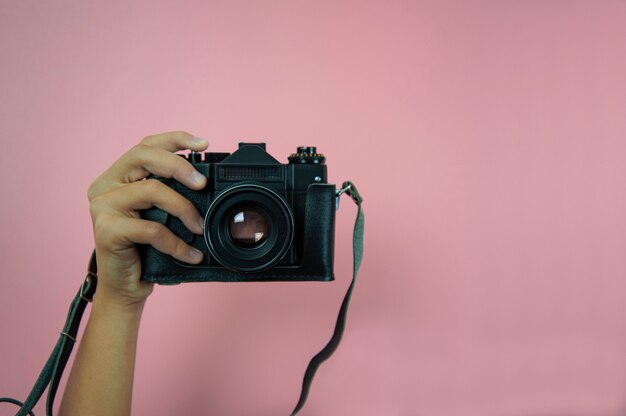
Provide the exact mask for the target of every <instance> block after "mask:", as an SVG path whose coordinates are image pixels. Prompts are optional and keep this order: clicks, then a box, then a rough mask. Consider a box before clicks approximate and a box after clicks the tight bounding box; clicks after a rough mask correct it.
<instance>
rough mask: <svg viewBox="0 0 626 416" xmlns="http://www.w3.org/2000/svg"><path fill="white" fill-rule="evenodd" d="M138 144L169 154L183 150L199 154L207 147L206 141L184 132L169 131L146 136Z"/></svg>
mask: <svg viewBox="0 0 626 416" xmlns="http://www.w3.org/2000/svg"><path fill="white" fill-rule="evenodd" d="M139 143H140V144H144V145H146V146H153V147H159V148H161V149H165V150H167V151H169V152H176V151H178V150H185V149H190V150H195V151H197V152H199V151H201V150H204V149H206V148H207V146H208V145H209V143H208V141H207V140H206V139H202V138H200V137H195V136H193V135H192V134H189V133H187V132H185V131H170V132H167V133H161V134H155V135H152V136H146V137H144V138H143V139H142V140H141V142H139Z"/></svg>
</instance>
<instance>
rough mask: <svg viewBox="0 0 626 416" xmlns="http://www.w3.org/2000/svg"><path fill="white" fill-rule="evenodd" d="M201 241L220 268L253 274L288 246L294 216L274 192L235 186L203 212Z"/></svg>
mask: <svg viewBox="0 0 626 416" xmlns="http://www.w3.org/2000/svg"><path fill="white" fill-rule="evenodd" d="M204 221H205V223H204V238H205V241H206V244H207V247H208V249H209V252H210V254H211V255H212V256H213V257H214V258H215V259H216V260H217V261H218V262H219V263H220V264H221V265H222V266H224V267H226V268H229V269H231V270H234V271H237V272H244V273H254V272H260V271H263V270H265V269H268V268H270V267H272V266H273V265H275V264H276V263H277V262H279V261H280V260H281V259H282V258H283V257H284V256H285V254H286V253H287V251H288V250H289V248H290V247H291V245H292V242H293V237H294V216H293V213H292V211H291V208H290V207H289V204H288V203H287V201H285V199H284V198H283V197H282V196H281V195H280V194H278V193H277V192H276V191H274V190H272V189H270V188H267V187H265V186H263V185H260V184H255V183H238V184H237V185H234V186H232V187H230V188H227V189H226V190H225V191H223V192H222V193H221V194H219V195H217V196H216V197H215V199H214V200H213V201H212V202H211V204H210V206H209V209H208V210H207V213H206V216H205V220H204Z"/></svg>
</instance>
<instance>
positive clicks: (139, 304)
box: [92, 288, 146, 318]
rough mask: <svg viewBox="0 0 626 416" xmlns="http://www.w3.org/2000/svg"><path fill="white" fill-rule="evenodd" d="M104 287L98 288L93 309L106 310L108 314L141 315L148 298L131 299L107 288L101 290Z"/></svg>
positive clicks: (120, 315) (121, 315)
mask: <svg viewBox="0 0 626 416" xmlns="http://www.w3.org/2000/svg"><path fill="white" fill-rule="evenodd" d="M100 289H104V288H98V290H96V295H95V296H94V299H93V305H92V310H93V311H100V310H102V311H106V313H107V314H113V315H116V316H119V317H121V318H123V317H134V316H137V317H140V316H141V313H142V311H143V307H144V306H145V304H146V298H143V299H130V298H128V297H125V296H119V295H118V294H111V293H109V292H108V291H106V290H100Z"/></svg>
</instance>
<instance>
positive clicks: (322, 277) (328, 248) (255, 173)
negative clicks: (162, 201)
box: [138, 143, 336, 284]
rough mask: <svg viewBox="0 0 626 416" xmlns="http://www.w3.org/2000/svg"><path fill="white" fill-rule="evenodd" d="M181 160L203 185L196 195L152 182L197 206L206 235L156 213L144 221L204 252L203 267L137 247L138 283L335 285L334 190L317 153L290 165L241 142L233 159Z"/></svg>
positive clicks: (305, 150) (309, 151)
mask: <svg viewBox="0 0 626 416" xmlns="http://www.w3.org/2000/svg"><path fill="white" fill-rule="evenodd" d="M181 156H183V157H185V156H184V155H181ZM186 157H187V158H188V160H189V161H190V162H191V164H192V165H193V166H194V168H195V169H197V170H198V171H199V172H200V173H202V174H203V175H205V176H206V177H207V178H208V183H207V186H206V187H205V188H204V189H202V190H201V191H194V190H191V189H189V188H187V187H186V186H184V185H183V184H181V183H180V182H177V181H175V180H173V179H170V178H162V177H158V176H151V178H155V179H158V180H160V181H162V182H163V183H165V184H166V185H168V186H170V187H171V188H173V189H174V190H175V191H177V192H178V193H180V194H181V195H183V196H184V197H185V198H187V199H188V200H189V201H191V202H192V203H193V204H194V205H195V206H196V208H197V209H198V211H199V212H200V214H201V215H203V216H204V219H205V221H204V234H203V235H197V234H193V233H192V232H191V231H189V230H188V229H187V228H186V227H185V226H184V225H183V223H182V221H180V220H179V219H178V218H176V217H174V216H173V215H170V214H168V213H167V212H165V211H163V210H161V209H159V208H156V207H154V208H150V209H148V210H144V211H141V217H142V218H144V219H148V220H151V221H156V222H159V223H161V224H164V225H165V226H166V227H168V228H169V229H170V230H171V231H172V232H173V233H174V234H176V235H177V236H178V237H180V238H181V239H183V240H184V241H185V242H186V243H187V244H189V245H191V246H193V247H195V248H197V249H198V250H200V251H202V252H203V253H204V260H203V261H202V262H201V263H200V264H197V265H193V264H188V263H184V262H182V261H179V260H177V259H175V258H173V257H171V256H170V255H167V254H163V253H161V252H159V251H158V250H156V249H154V248H153V247H152V246H149V245H138V249H139V254H140V257H141V264H142V280H145V281H149V282H154V283H160V284H177V283H182V282H206V281H222V282H234V281H331V280H333V279H334V276H333V256H334V231H335V210H336V189H335V185H332V184H328V183H327V172H326V164H325V158H324V156H323V155H321V154H318V153H317V151H316V149H315V147H299V148H298V150H297V152H296V153H294V154H292V155H291V156H289V163H287V164H281V163H280V162H279V161H277V160H276V159H274V158H273V157H272V156H271V155H270V154H269V153H267V152H266V151H265V143H240V144H239V149H238V150H237V151H235V152H234V153H232V154H228V153H213V152H206V153H204V154H201V153H196V152H192V153H190V154H189V155H188V156H186Z"/></svg>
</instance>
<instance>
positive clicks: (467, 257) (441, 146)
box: [0, 0, 626, 416]
mask: <svg viewBox="0 0 626 416" xmlns="http://www.w3.org/2000/svg"><path fill="white" fill-rule="evenodd" d="M625 39H626V3H624V2H623V1H604V2H592V1H549V2H538V1H531V2H513V1H456V2H450V1H445V2H441V1H343V2H337V1H330V0H328V1H309V2H302V1H298V2H295V1H282V2H278V1H247V2H244V1H222V2H200V1H196V2H191V1H190V2H174V1H160V2H153V1H133V2H126V1H107V2H83V1H69V0H65V1H56V2H36V1H23V0H22V1H17V0H5V1H3V2H2V3H1V4H0V57H1V59H2V65H1V67H0V96H1V99H0V137H1V140H2V147H1V152H0V191H1V194H2V198H1V200H0V201H1V202H0V222H1V223H0V229H1V230H2V237H1V239H0V241H1V246H0V288H1V290H0V316H1V317H2V321H1V322H2V327H1V329H0V333H1V334H2V335H1V339H2V342H1V343H0V396H6V395H9V396H14V397H18V398H24V397H25V396H26V394H27V392H28V391H29V390H30V388H31V386H32V383H33V382H34V380H35V377H36V375H37V374H38V372H39V370H40V369H41V367H42V365H43V363H44V361H45V359H46V358H47V356H48V354H49V352H50V350H51V348H52V346H53V345H54V343H55V342H56V340H57V337H58V333H59V331H60V329H61V326H62V322H63V319H64V317H65V313H66V310H67V306H68V303H69V301H70V299H71V297H72V296H73V295H74V293H75V291H76V290H77V288H78V286H79V284H80V282H81V279H82V276H83V275H84V270H85V267H86V263H87V260H88V256H89V253H90V251H91V247H92V244H93V243H92V236H91V223H90V219H89V214H88V206H87V199H86V191H87V187H88V186H89V184H90V183H91V182H92V181H93V180H94V179H95V178H96V177H97V176H98V175H99V174H100V173H101V172H102V171H103V170H104V169H105V168H107V167H108V166H109V165H111V163H112V162H113V161H114V160H115V159H116V158H117V157H119V156H120V155H121V154H122V153H123V152H125V151H126V150H127V149H128V148H130V147H131V146H132V145H134V144H135V143H137V142H138V141H139V140H140V139H141V138H142V137H143V136H145V135H147V134H153V133H158V132H163V131H168V130H176V129H184V130H187V131H189V132H192V133H194V134H196V135H199V136H203V137H206V138H208V139H210V141H211V148H212V149H213V150H216V151H231V150H233V149H234V148H235V146H236V143H237V142H238V141H239V140H242V139H248V140H262V139H265V140H267V141H268V142H269V144H268V148H269V151H270V152H271V153H272V154H274V155H276V156H277V157H279V158H281V160H283V161H285V160H286V156H287V155H288V154H289V153H290V152H292V151H293V149H294V148H295V146H298V145H303V144H308V145H316V146H318V148H319V150H320V151H322V152H324V153H325V154H326V155H327V157H328V164H329V171H330V178H331V180H332V181H333V182H337V183H339V182H341V181H342V180H344V179H347V178H350V179H352V180H354V182H355V183H357V184H358V185H359V187H360V190H361V192H362V194H363V195H364V197H365V210H366V214H367V223H366V245H365V260H364V262H363V266H362V271H361V274H360V276H359V284H358V286H357V288H356V292H355V295H354V298H353V306H352V309H351V311H350V316H349V321H348V327H347V332H346V335H345V337H344V341H343V344H342V345H341V347H340V348H339V350H338V351H337V353H336V355H335V356H334V357H333V358H332V359H331V360H329V361H328V362H326V363H325V364H324V365H323V366H322V367H321V369H320V371H319V372H318V376H317V379H316V381H315V383H314V385H313V389H312V391H311V395H310V399H309V402H308V404H307V406H306V407H305V409H304V411H303V412H302V413H301V414H302V415H303V416H306V415H333V416H334V415H342V416H343V415H360V416H370V415H371V416H374V415H376V416H379V415H390V416H413V415H428V416H448V415H450V416H456V415H458V416H472V415H477V416H478V415H480V416H489V415H494V416H522V415H532V416H542V415H564V416H567V415H598V416H601V415H623V414H624V412H625V411H626V402H625V398H626V395H625V393H626V314H625V312H626V302H625V301H624V299H625V297H626V280H625V279H626V255H624V248H625V247H626V192H625V189H626V187H625V180H624V179H625V177H626V164H625V162H626V156H625V155H626V121H625V120H626V119H625V117H624V115H625V111H626V46H625V45H626V42H625V41H624V40H625ZM354 214H355V209H354V207H353V205H352V204H351V203H350V202H349V201H347V200H345V201H343V203H342V207H341V210H340V211H339V214H338V224H337V238H336V239H337V256H336V258H337V264H336V274H337V277H338V279H337V281H336V282H335V283H332V284H313V283H310V284H309V283H305V284H287V283H278V284H195V285H192V284H189V285H181V286H178V287H159V288H157V290H156V291H155V293H154V295H153V296H152V298H151V299H150V301H149V304H148V306H147V309H146V311H145V315H144V318H143V323H142V330H141V336H140V345H139V359H138V363H137V372H136V383H135V385H136V387H135V400H134V414H136V415H172V414H181V415H182V414H200V415H209V414H211V415H232V416H243V415H268V416H269V415H286V414H288V412H289V411H290V410H291V409H292V406H293V405H294V404H295V401H296V399H297V395H298V392H299V387H300V383H301V377H302V374H303V371H304V368H305V366H306V364H307V362H308V360H309V358H310V357H311V356H312V355H313V354H315V353H316V352H317V351H318V350H319V349H320V348H321V347H322V346H323V345H324V343H325V342H326V341H327V339H328V337H329V336H330V333H331V330H332V327H333V325H334V319H335V315H336V312H337V309H338V307H339V304H340V300H341V297H342V296H343V293H344V291H345V289H346V287H347V285H348V282H349V277H350V272H351V251H350V250H351V227H352V221H353V219H354ZM37 410H38V414H44V411H43V408H42V406H41V404H40V405H39V406H38V408H37ZM12 411H13V409H12V408H11V407H9V406H5V405H1V406H0V413H2V414H13V413H12Z"/></svg>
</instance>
